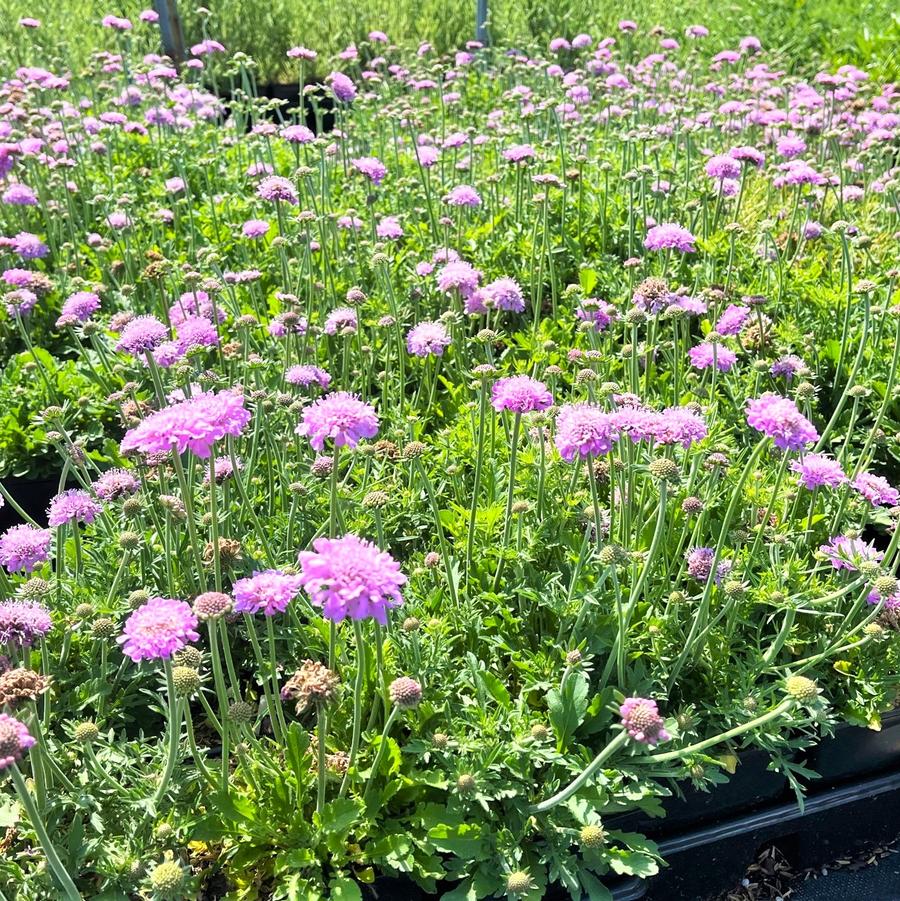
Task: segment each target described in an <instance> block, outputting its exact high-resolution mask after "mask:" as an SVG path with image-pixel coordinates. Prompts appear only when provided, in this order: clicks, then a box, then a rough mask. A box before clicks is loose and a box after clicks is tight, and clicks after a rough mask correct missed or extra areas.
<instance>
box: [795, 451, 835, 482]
mask: <svg viewBox="0 0 900 901" xmlns="http://www.w3.org/2000/svg"><path fill="white" fill-rule="evenodd" d="M791 471H792V472H796V473H799V474H800V482H801V484H802V485H803V487H804V488H807V489H809V490H810V491H812V490H813V489H814V488H821V487H822V486H823V485H827V486H828V487H829V488H837V487H838V486H839V485H843V484H844V482H846V481H847V476H845V475H844V470H843V469H841V464H840V463H838V461H837V460H833V459H832V458H831V457H828V456H826V455H825V454H806V456H804V457H803V459H802V460H794V462H793V463H791Z"/></svg>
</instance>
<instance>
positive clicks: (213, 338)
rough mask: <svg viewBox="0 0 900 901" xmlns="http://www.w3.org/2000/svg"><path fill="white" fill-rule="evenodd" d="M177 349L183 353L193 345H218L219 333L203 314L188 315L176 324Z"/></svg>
mask: <svg viewBox="0 0 900 901" xmlns="http://www.w3.org/2000/svg"><path fill="white" fill-rule="evenodd" d="M176 332H177V333H178V342H177V344H178V350H179V351H180V352H181V353H182V354H184V353H186V352H187V351H188V350H190V349H191V348H194V347H218V345H219V333H218V332H217V331H216V327H215V326H214V325H213V324H212V323H211V322H210V321H209V320H208V319H206V318H205V317H204V316H188V317H187V318H186V319H184V320H183V321H182V322H180V323H179V324H178V327H177V329H176Z"/></svg>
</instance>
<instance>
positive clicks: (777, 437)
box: [747, 391, 819, 450]
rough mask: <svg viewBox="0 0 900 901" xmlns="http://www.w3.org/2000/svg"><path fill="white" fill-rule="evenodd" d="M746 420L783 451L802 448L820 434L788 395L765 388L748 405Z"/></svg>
mask: <svg viewBox="0 0 900 901" xmlns="http://www.w3.org/2000/svg"><path fill="white" fill-rule="evenodd" d="M747 423H748V425H750V426H751V427H752V428H754V429H756V431H758V432H763V433H764V434H765V435H767V436H768V437H769V438H771V439H772V440H773V441H774V442H775V446H776V447H779V448H781V449H782V450H803V448H804V447H806V445H807V444H812V442H813V441H816V440H817V439H818V437H819V433H818V432H817V431H816V429H815V427H814V426H813V424H812V423H811V422H810V421H809V420H808V419H807V418H806V417H805V416H804V415H803V414H802V413H801V412H800V411H799V410H798V409H797V405H796V404H795V403H794V402H793V401H792V400H790V399H789V398H787V397H781V396H780V395H778V394H773V393H772V392H771V391H767V392H766V393H765V394H763V395H761V396H760V397H756V398H754V399H753V400H751V401H750V402H749V403H748V404H747Z"/></svg>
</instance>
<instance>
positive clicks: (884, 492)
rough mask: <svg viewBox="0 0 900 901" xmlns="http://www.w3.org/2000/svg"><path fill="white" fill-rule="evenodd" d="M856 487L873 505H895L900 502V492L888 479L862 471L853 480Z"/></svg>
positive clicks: (852, 483)
mask: <svg viewBox="0 0 900 901" xmlns="http://www.w3.org/2000/svg"><path fill="white" fill-rule="evenodd" d="M851 485H852V486H853V488H855V489H856V490H857V491H858V492H859V493H860V494H861V495H862V496H863V497H864V498H865V499H866V500H867V501H868V502H869V503H870V504H872V506H873V507H895V506H897V504H898V503H900V492H898V491H897V489H896V488H893V487H892V486H891V484H890V482H888V480H887V479H885V478H883V477H882V476H876V475H873V474H872V473H871V472H861V473H860V474H859V475H858V476H857V477H856V478H855V479H854V480H853V481H852V482H851Z"/></svg>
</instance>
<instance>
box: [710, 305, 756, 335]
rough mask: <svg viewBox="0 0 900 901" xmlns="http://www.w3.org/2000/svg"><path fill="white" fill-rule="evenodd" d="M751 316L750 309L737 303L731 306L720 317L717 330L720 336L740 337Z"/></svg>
mask: <svg viewBox="0 0 900 901" xmlns="http://www.w3.org/2000/svg"><path fill="white" fill-rule="evenodd" d="M749 315H750V308H749V307H742V306H740V305H739V304H736V303H732V304H729V305H728V306H727V308H726V309H725V310H724V312H723V313H722V315H721V316H720V317H719V321H718V322H717V323H716V327H715V329H716V331H717V332H718V333H719V334H720V335H739V334H740V333H741V330H742V329H743V328H744V324H745V323H746V321H747V317H748V316H749Z"/></svg>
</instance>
